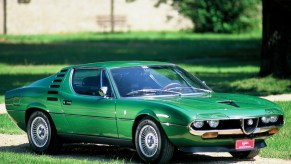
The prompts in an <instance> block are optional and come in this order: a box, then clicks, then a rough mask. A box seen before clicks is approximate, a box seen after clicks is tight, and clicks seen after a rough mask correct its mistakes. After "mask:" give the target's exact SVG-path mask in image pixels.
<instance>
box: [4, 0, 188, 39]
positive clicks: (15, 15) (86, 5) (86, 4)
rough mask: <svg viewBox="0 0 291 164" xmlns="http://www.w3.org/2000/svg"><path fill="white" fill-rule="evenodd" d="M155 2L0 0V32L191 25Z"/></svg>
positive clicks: (157, 28)
mask: <svg viewBox="0 0 291 164" xmlns="http://www.w3.org/2000/svg"><path fill="white" fill-rule="evenodd" d="M112 2H113V6H114V9H113V13H114V14H113V16H114V19H112V20H113V21H111V11H112V5H111V3H112ZM5 3H6V5H5ZM155 3H156V0H137V1H136V2H133V3H127V2H126V1H125V0H84V1H80V0H69V1H68V0H0V8H1V10H0V11H1V12H0V22H1V23H0V26H1V27H0V31H1V33H4V31H5V30H4V29H5V26H6V32H7V34H49V33H69V32H106V31H111V28H112V27H111V24H112V23H114V31H177V30H183V29H191V28H192V27H193V24H192V22H191V21H190V20H189V19H187V18H185V17H183V16H182V15H179V13H178V11H176V10H174V9H173V8H172V7H171V6H170V5H169V4H162V5H161V6H160V7H159V8H156V7H154V5H155ZM5 11H6V14H5ZM5 15H6V16H5ZM5 17H6V21H5Z"/></svg>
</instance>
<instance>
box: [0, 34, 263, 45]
mask: <svg viewBox="0 0 291 164" xmlns="http://www.w3.org/2000/svg"><path fill="white" fill-rule="evenodd" d="M260 38H261V32H260V31H254V32H251V33H242V34H212V33H204V34H198V33H192V32H129V33H64V34H49V35H0V42H6V43H7V42H12V43H20V42H21V43H52V42H65V41H78V42H79V41H100V40H120V41H121V40H132V39H133V40H178V39H187V40H201V39H203V40H205V39H211V40H220V39H224V40H225V39H226V40H248V39H260Z"/></svg>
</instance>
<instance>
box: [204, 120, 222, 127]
mask: <svg viewBox="0 0 291 164" xmlns="http://www.w3.org/2000/svg"><path fill="white" fill-rule="evenodd" d="M207 123H208V124H209V126H210V127H212V128H216V127H217V126H218V124H219V120H210V121H207Z"/></svg>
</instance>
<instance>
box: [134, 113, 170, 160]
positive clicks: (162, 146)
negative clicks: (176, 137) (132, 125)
mask: <svg viewBox="0 0 291 164" xmlns="http://www.w3.org/2000/svg"><path fill="white" fill-rule="evenodd" d="M135 146H136V150H137V153H138V155H139V156H140V158H141V159H142V160H144V161H145V162H153V163H167V162H169V161H170V160H171V158H172V156H173V152H174V146H173V145H172V144H171V143H170V141H169V140H168V138H167V136H166V135H165V134H164V132H163V130H162V129H161V128H160V127H159V125H158V124H156V123H155V120H154V119H152V118H151V117H145V118H144V119H142V120H141V121H140V122H139V124H138V126H137V129H136V132H135Z"/></svg>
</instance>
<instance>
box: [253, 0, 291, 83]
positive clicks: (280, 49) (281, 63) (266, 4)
mask: <svg viewBox="0 0 291 164" xmlns="http://www.w3.org/2000/svg"><path fill="white" fill-rule="evenodd" d="M262 2H263V39H262V51H261V67H260V73H259V75H260V76H262V77H264V76H268V75H271V74H272V75H274V76H275V77H279V78H287V77H290V75H291V71H290V70H291V54H290V52H291V51H290V50H291V32H290V29H291V25H290V22H289V21H288V20H287V19H286V18H290V17H291V2H290V1H288V0H262Z"/></svg>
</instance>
